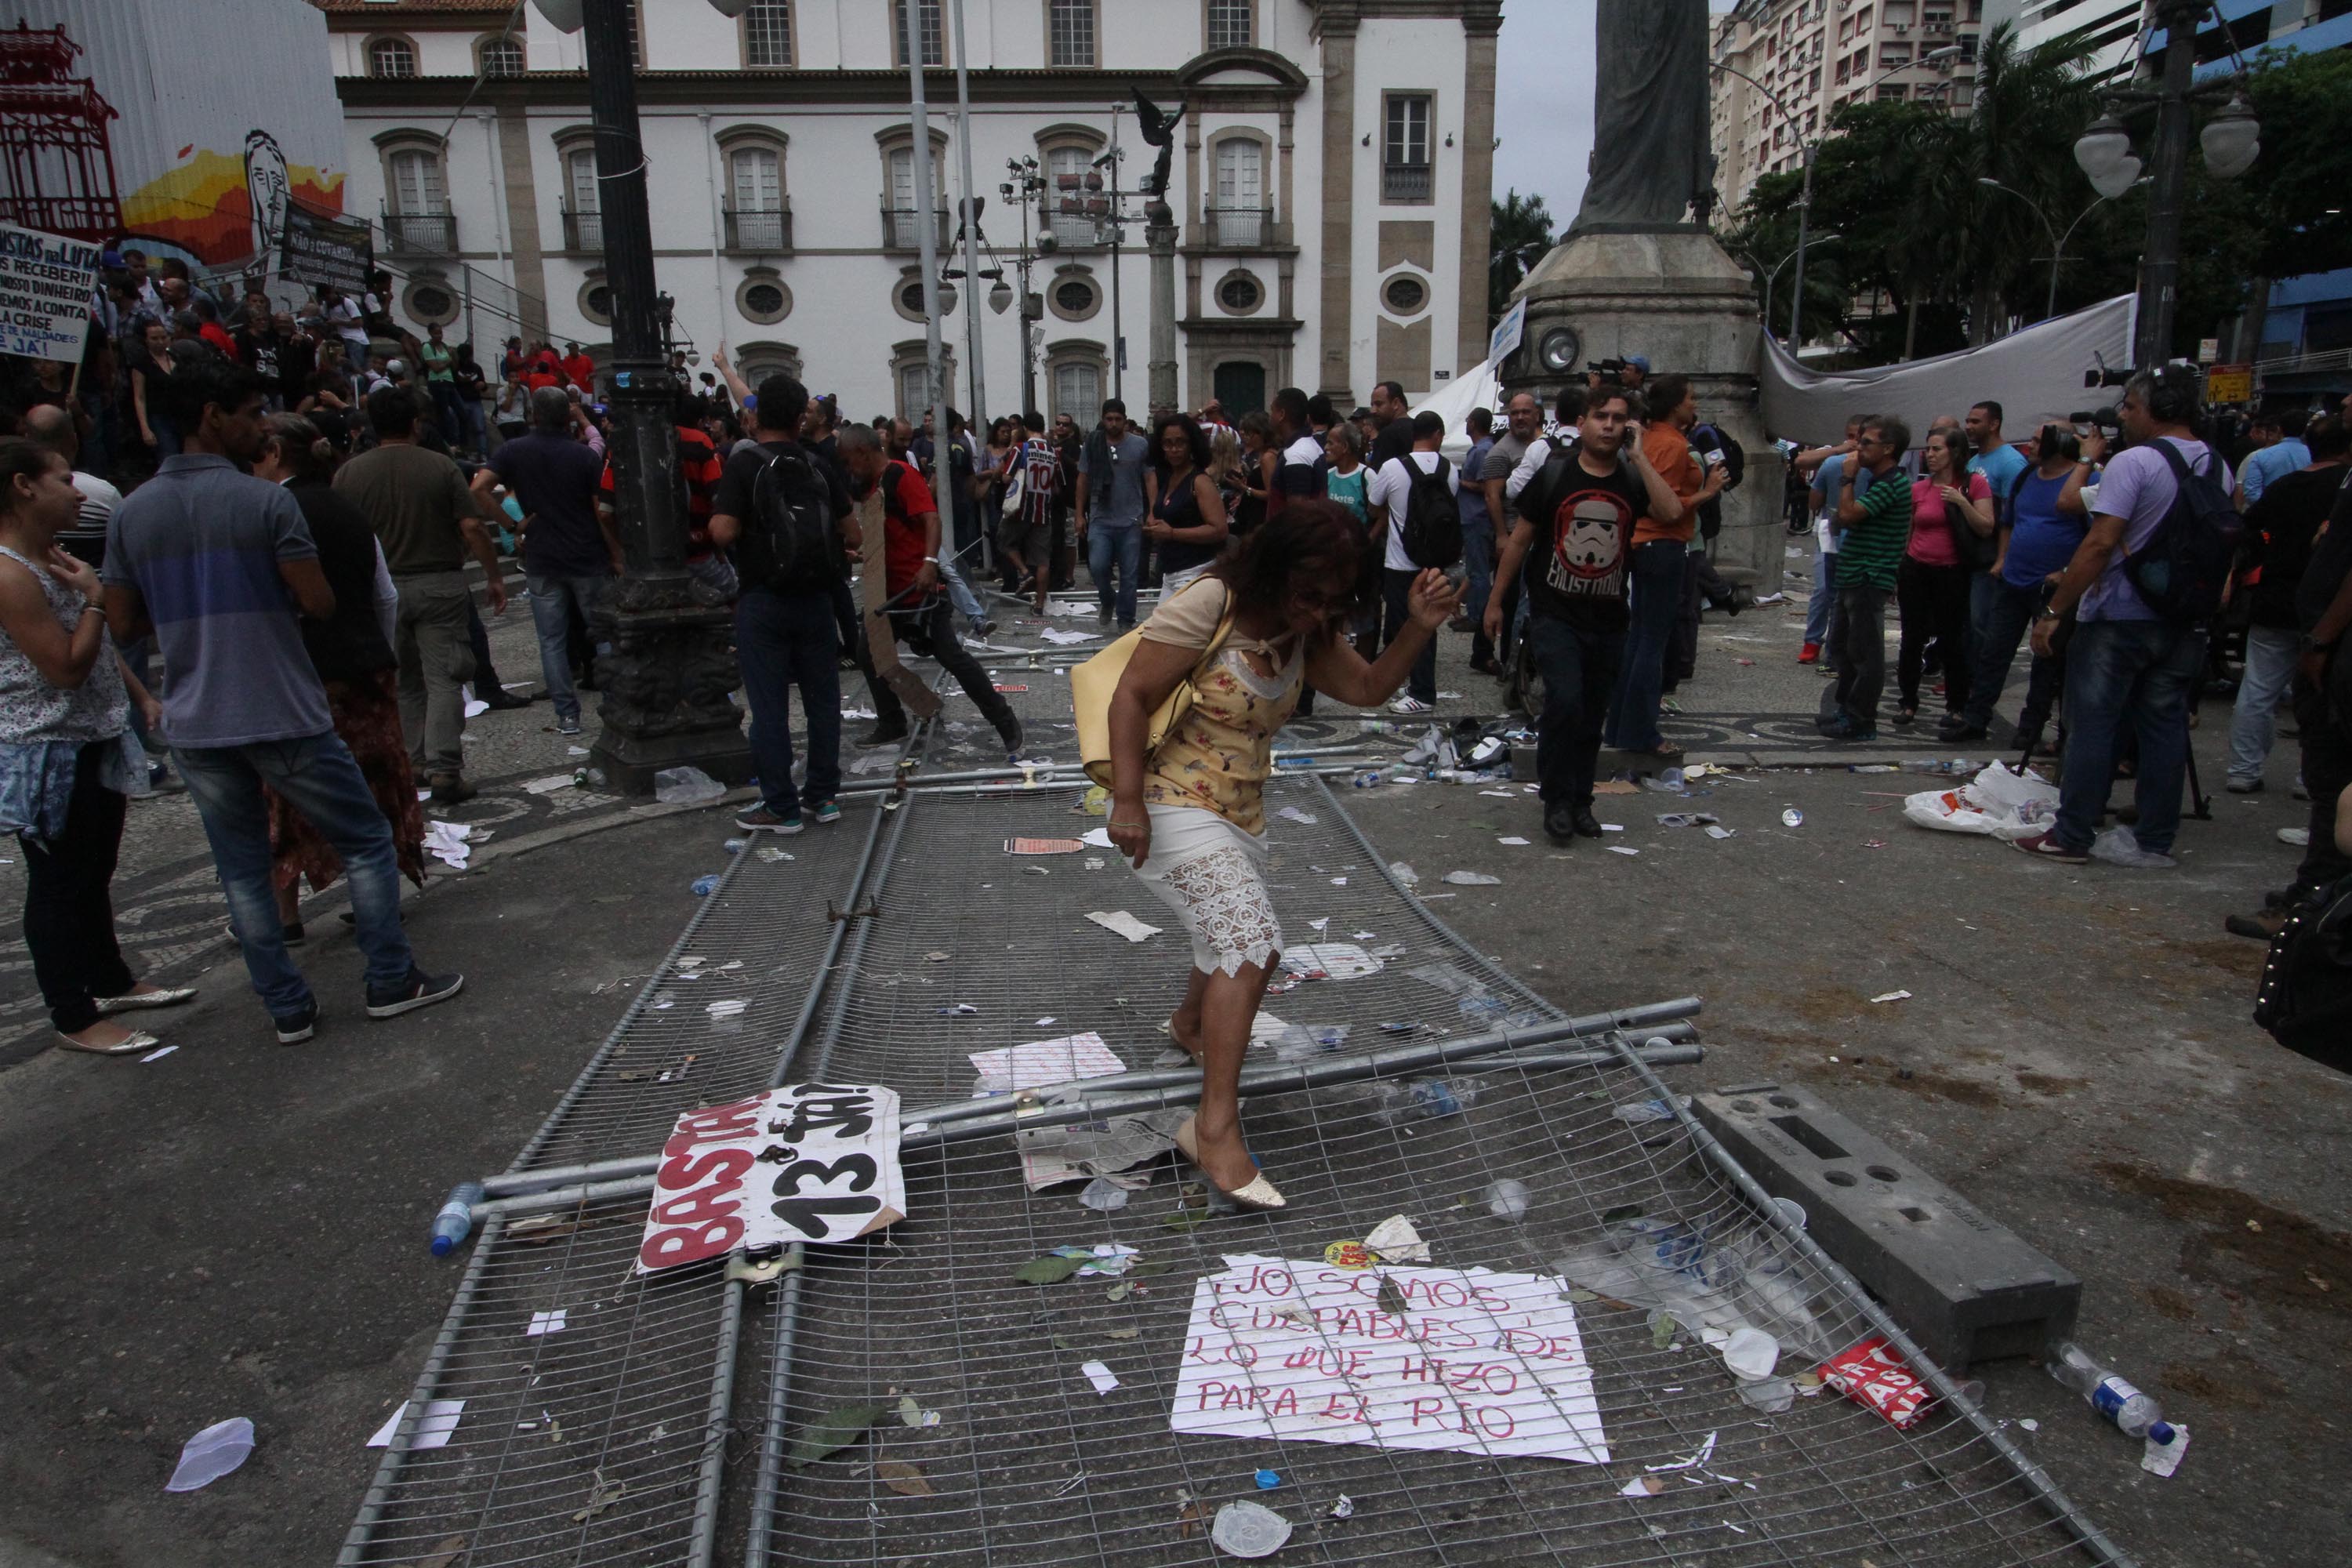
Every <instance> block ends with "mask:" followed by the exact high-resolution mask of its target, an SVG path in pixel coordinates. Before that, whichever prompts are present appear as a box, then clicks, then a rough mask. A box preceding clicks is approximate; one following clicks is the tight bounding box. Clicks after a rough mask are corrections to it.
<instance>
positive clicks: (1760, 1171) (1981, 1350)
mask: <svg viewBox="0 0 2352 1568" xmlns="http://www.w3.org/2000/svg"><path fill="white" fill-rule="evenodd" d="M1692 1110H1693V1111H1694V1113H1695V1114H1696V1116H1697V1117H1698V1119H1699V1121H1701V1122H1702V1123H1703V1124H1704V1125H1705V1126H1706V1129H1707V1131H1710V1132H1712V1133H1714V1134H1715V1135H1716V1137H1717V1139H1719V1140H1721V1141H1722V1142H1723V1145H1724V1147H1725V1148H1726V1149H1727V1150H1728V1151H1729V1152H1730V1153H1731V1156H1732V1157H1733V1158H1734V1159H1736V1160H1738V1162H1739V1163H1741V1164H1742V1165H1744V1166H1746V1167H1747V1168H1748V1173H1749V1174H1751V1175H1753V1176H1754V1177H1755V1178H1756V1180H1757V1181H1758V1182H1759V1183H1760V1184H1762V1185H1763V1187H1764V1190H1765V1191H1766V1192H1768V1193H1769V1194H1772V1195H1773V1196H1774V1197H1780V1198H1790V1199H1793V1200H1795V1201H1796V1202H1797V1203H1800V1204H1802V1205H1804V1208H1805V1215H1806V1221H1807V1223H1806V1228H1807V1230H1808V1231H1810V1232H1811V1235H1812V1237H1813V1239H1814V1240H1815V1241H1817V1242H1819V1243H1820V1244H1821V1246H1822V1250H1823V1251H1825V1252H1827V1253H1828V1254H1829V1255H1830V1256H1831V1257H1832V1258H1835V1259H1836V1260H1837V1261H1838V1262H1839V1264H1841V1265H1842V1266H1843V1268H1845V1269H1846V1271H1847V1272H1849V1273H1851V1274H1852V1275H1853V1277H1854V1278H1855V1279H1859V1280H1861V1281H1862V1283H1863V1285H1864V1287H1865V1288H1867V1289H1869V1291H1870V1292H1871V1294H1872V1295H1874V1296H1875V1297H1877V1298H1878V1299H1879V1300H1880V1301H1882V1302H1883V1303H1885V1307H1886V1310H1887V1311H1888V1312H1889V1313H1890V1314H1892V1315H1893V1317H1894V1319H1895V1321H1896V1322H1897V1323H1900V1324H1901V1325H1902V1326H1903V1330H1904V1331H1905V1332H1906V1333H1907V1334H1909V1335H1910V1336H1911V1337H1912V1339H1914V1340H1915V1341H1916V1342H1918V1344H1919V1347H1920V1348H1921V1349H1922V1350H1924V1351H1926V1352H1927V1353H1928V1354H1929V1355H1930V1356H1932V1357H1934V1358H1935V1359H1936V1361H1937V1362H1938V1363H1941V1364H1942V1365H1943V1366H1944V1367H1945V1368H1947V1369H1948V1370H1950V1371H1954V1372H1957V1371H1958V1370H1960V1369H1961V1368H1963V1367H1966V1366H1968V1365H1969V1363H1973V1362H1978V1361H1993V1360H1999V1359H2000V1358H2002V1357H2005V1356H2039V1355H2041V1353H2042V1347H2043V1346H2044V1345H2045V1344H2047V1343H2048V1342H2050V1341H2052V1340H2055V1339H2061V1338H2064V1337H2066V1336H2067V1335H2069V1334H2071V1333H2072V1332H2073V1331H2074V1314H2075V1312H2076V1310H2078V1309H2079V1307H2080V1306H2081V1304H2082V1298H2083V1282H2082V1280H2081V1279H2078V1278H2077V1277H2075V1276H2074V1274H2073V1273H2071V1272H2069V1271H2068V1270H2066V1269H2064V1268H2060V1267H2059V1266H2058V1265H2057V1264H2056V1263H2054V1262H2053V1261H2052V1260H2051V1259H2050V1258H2045V1257H2043V1256H2042V1253H2040V1252H2039V1251H2037V1250H2035V1249H2034V1248H2033V1247H2030V1246H2028V1245H2027V1244H2026V1243H2025V1241H2024V1240H2022V1239H2021V1237H2018V1236H2017V1235H2016V1234H2015V1233H2014V1232H2012V1231H2011V1230H2010V1229H2008V1228H2007V1227H2006V1226H2002V1225H2000V1223H1998V1222H1997V1221H1995V1220H1992V1219H1990V1218H1988V1217H1987V1216H1986V1215H1984V1214H1982V1213H1981V1212H1979V1210H1978V1209H1977V1208H1975V1207H1974V1206H1973V1205H1970V1204H1969V1202H1968V1200H1966V1199H1965V1198H1963V1197H1961V1196H1960V1195H1959V1194H1958V1193H1956V1192H1954V1191H1952V1189H1951V1188H1949V1187H1948V1186H1946V1185H1945V1184H1943V1183H1941V1182H1939V1181H1937V1180H1936V1178H1935V1177H1933V1176H1930V1175H1928V1174H1927V1173H1926V1172H1924V1171H1922V1170H1921V1169H1919V1167H1918V1166H1917V1165H1916V1164H1914V1163H1911V1162H1910V1161H1909V1160H1906V1159H1905V1158H1904V1157H1903V1156H1902V1155H1900V1154H1897V1153H1896V1152H1895V1151H1894V1150H1893V1149H1891V1148H1889V1147H1888V1146H1887V1145H1886V1144H1885V1142H1882V1141H1880V1140H1879V1139H1877V1138H1874V1137H1873V1136H1871V1135H1870V1134H1869V1133H1868V1132H1865V1131H1863V1130H1862V1128H1861V1127H1860V1126H1859V1125H1857V1124H1856V1123H1854V1122H1853V1121H1850V1120H1849V1119H1847V1118H1846V1117H1844V1116H1842V1115H1840V1114H1839V1113H1838V1112H1836V1111H1834V1110H1831V1109H1830V1108H1829V1107H1828V1106H1827V1105H1826V1104H1824V1103H1822V1100H1820V1099H1819V1098H1817V1097H1816V1096H1813V1095H1811V1094H1808V1093H1807V1092H1806V1091H1805V1090H1803V1089H1793V1088H1784V1087H1782V1086H1780V1085H1778V1084H1769V1083H1768V1084H1742V1085H1740V1086H1738V1087H1737V1088H1733V1089H1717V1090H1715V1091H1713V1092H1711V1093H1706V1094H1701V1095H1697V1096H1695V1097H1694V1100H1693V1105H1692Z"/></svg>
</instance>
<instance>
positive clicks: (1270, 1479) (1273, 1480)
mask: <svg viewBox="0 0 2352 1568" xmlns="http://www.w3.org/2000/svg"><path fill="white" fill-rule="evenodd" d="M1281 1484H1282V1477H1281V1476H1279V1475H1277V1474H1276V1473H1275V1472H1274V1471H1272V1470H1260V1471H1259V1472H1258V1473H1257V1489H1258V1490H1260V1491H1262V1492H1270V1491H1272V1490H1274V1489H1275V1488H1276V1487H1278V1486H1280V1485H1281Z"/></svg>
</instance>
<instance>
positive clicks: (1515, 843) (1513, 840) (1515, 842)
mask: <svg viewBox="0 0 2352 1568" xmlns="http://www.w3.org/2000/svg"><path fill="white" fill-rule="evenodd" d="M1495 842H1496V843H1497V844H1508V845H1510V846H1511V847H1514V848H1524V847H1526V846H1527V842H1528V841H1527V840H1526V839H1524V838H1521V837H1517V835H1514V836H1512V837H1508V838H1497V839H1496V840H1495Z"/></svg>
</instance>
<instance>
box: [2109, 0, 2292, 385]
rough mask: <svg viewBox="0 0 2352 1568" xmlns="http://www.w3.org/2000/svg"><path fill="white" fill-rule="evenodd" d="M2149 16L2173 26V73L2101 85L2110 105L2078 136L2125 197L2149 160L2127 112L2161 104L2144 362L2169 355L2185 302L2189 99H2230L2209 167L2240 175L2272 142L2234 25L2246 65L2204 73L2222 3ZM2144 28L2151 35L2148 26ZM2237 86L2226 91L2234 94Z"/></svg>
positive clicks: (2169, 3)
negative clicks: (2207, 20)
mask: <svg viewBox="0 0 2352 1568" xmlns="http://www.w3.org/2000/svg"><path fill="white" fill-rule="evenodd" d="M2148 9H2149V11H2150V12H2151V13H2153V14H2152V15H2151V16H2149V18H2148V20H2149V22H2150V23H2152V24H2153V25H2155V26H2161V27H2162V28H2163V29H2164V39H2165V45H2164V76H2163V79H2162V81H2161V83H2160V85H2159V86H2158V88H2157V89H2156V90H2154V91H2150V90H2148V89H2146V88H2116V89H2109V90H2107V91H2105V92H2103V93H2101V94H2100V95H2099V96H2100V101H2101V103H2102V106H2103V107H2104V108H2105V112H2104V113H2102V114H2101V115H2100V116H2099V118H2098V119H2097V120H2095V121H2093V122H2092V123H2091V126H2090V128H2089V129H2088V130H2086V131H2084V132H2083V134H2082V135H2081V136H2080V137H2078V138H2077V139H2076V140H2075V142H2074V162H2075V163H2077V164H2079V165H2080V166H2081V168H2082V171H2083V173H2084V174H2085V175H2087V176H2088V177H2089V178H2090V181H2091V187H2092V189H2094V190H2095V191H2097V192H2098V193H2099V195H2101V196H2103V197H2114V196H2119V195H2123V194H2124V192H2126V191H2127V190H2129V189H2130V188H2131V187H2132V185H2133V184H2136V183H2137V181H2138V179H2139V171H2140V161H2139V160H2138V159H2137V157H2134V156H2133V155H2132V151H2131V135H2130V132H2128V131H2126V129H2125V127H2124V124H2123V121H2122V120H2121V119H2120V117H2119V116H2120V114H2122V113H2128V112H2131V111H2133V110H2141V109H2146V108H2149V107H2153V108H2154V109H2155V110H2156V138H2155V141H2154V142H2153V144H2152V145H2151V146H2150V148H2149V162H2150V163H2152V164H2153V165H2154V166H2153V169H2152V170H2151V172H2150V174H2149V175H2148V183H2149V184H2150V186H2151V187H2152V188H2151V189H2150V191H2149V193H2148V203H2147V245H2146V247H2144V248H2143V250H2142V252H2141V255H2140V268H2139V311H2138V330H2137V342H2134V343H2133V345H2132V350H2133V353H2132V357H2133V359H2134V361H2135V362H2136V363H2138V364H2141V365H2152V364H2157V363H2161V362H2162V361H2163V360H2164V358H2165V357H2166V355H2167V354H2168V353H2170V352H2171V346H2172V325H2173V316H2174V314H2175V312H2176V311H2177V310H2178V309H2179V303H2180V218H2181V209H2182V207H2183V206H2184V205H2186V201H2187V192H2188V184H2189V106H2190V105H2191V104H2192V103H2196V102H2199V101H2203V102H2213V101H2216V100H2220V101H2221V108H2220V110H2217V111H2216V112H2215V114H2214V115H2213V117H2212V119H2211V120H2210V121H2207V122H2206V126H2205V130H2204V132H2203V134H2202V135H2200V137H2199V139H2198V140H2199V141H2200V143H2201V144H2202V145H2203V147H2204V151H2205V172H2206V173H2207V174H2211V175H2212V176H2213V177H2214V178H2215V179H2217V180H2234V179H2236V178H2237V177H2238V176H2239V175H2240V174H2244V173H2245V172H2246V171H2247V170H2248V169H2250V168H2252V167H2253V163H2254V158H2255V156H2256V155H2257V154H2258V153H2260V152H2261V151H2262V123H2261V121H2258V120H2256V119H2255V118H2254V111H2253V109H2252V106H2251V105H2249V104H2248V103H2247V102H2246V96H2245V79H2246V62H2245V58H2244V57H2242V55H2240V54H2239V53H2238V46H2237V44H2236V42H2235V41H2234V40H2231V38H2230V35H2229V30H2228V28H2227V27H2226V26H2224V27H2223V29H2222V38H2223V40H2224V42H2226V43H2227V44H2228V46H2229V50H2230V58H2231V62H2232V63H2233V64H2234V65H2235V67H2236V68H2235V69H2234V70H2232V71H2231V73H2230V74H2229V75H2228V76H2225V77H2220V78H2217V79H2214V80H2211V81H2208V82H2202V83H2200V82H2199V81H2198V80H2197V79H2196V76H2197V58H2196V57H2197V50H2196V47H2195V38H2196V30H2197V24H2198V23H2199V22H2200V20H2202V19H2203V17H2204V16H2205V13H2206V12H2207V11H2209V10H2210V9H2212V7H2211V6H2210V5H2208V4H2204V3H2203V0H2155V3H2154V4H2153V5H2150V6H2149V7H2148ZM2143 36H2144V37H2145V36H2146V35H2143ZM2225 94H2226V95H2227V96H2226V98H2225V97H2224V95H2225Z"/></svg>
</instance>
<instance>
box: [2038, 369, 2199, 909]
mask: <svg viewBox="0 0 2352 1568" xmlns="http://www.w3.org/2000/svg"><path fill="white" fill-rule="evenodd" d="M2199 386H2200V380H2199V376H2198V374H2197V371H2196V370H2195V368H2194V367H2192V366H2189V365H2162V366H2159V367H2158V368H2156V369H2154V370H2144V371H2141V372H2140V373H2139V374H2137V375H2135V376H2133V377H2132V378H2131V380H2130V381H2129V382H2127V383H2126V384H2125V385H2124V396H2123V403H2122V405H2121V407H2120V413H2121V416H2122V419H2123V427H2124V434H2125V435H2126V437H2129V439H2130V443H2131V444H2130V445H2129V446H2128V447H2126V448H2125V449H2124V450H2123V451H2120V452H2118V453H2116V455H2115V456H2114V457H2112V458H2108V459H2107V466H2106V471H2105V474H2103V475H2102V476H2101V479H2100V482H2099V497H2098V500H2097V502H2096V507H2097V510H2096V512H2095V515H2094V516H2093V517H2092V519H2091V528H2090V531H2089V532H2088V533H2086V534H2085V535H2084V538H2083V542H2082V544H2081V546H2080V547H2079V548H2077V549H2076V550H2075V552H2074V559H2073V560H2072V561H2070V562H2069V563H2067V565H2066V570H2065V571H2064V572H2063V574H2060V576H2059V578H2058V586H2057V588H2056V589H2055V590H2054V591H2053V593H2052V595H2051V598H2050V607H2049V608H2048V609H2045V610H2044V611H2042V616H2041V618H2040V619H2039V620H2037V621H2035V622H2034V625H2033V651H2034V653H2035V654H2036V655H2038V656H2040V657H2042V658H2049V657H2050V656H2051V652H2052V639H2053V637H2055V636H2056V634H2057V628H2058V622H2059V619H2060V617H2062V616H2064V615H2065V613H2066V612H2067V611H2068V610H2070V609H2071V610H2074V638H2073V640H2072V641H2071V642H2070V643H2068V645H2067V647H2066V756H2065V760H2064V763H2063V765H2062V767H2061V769H2060V772H2059V777H2058V819H2057V821H2056V822H2055V823H2053V825H2052V826H2051V828H2050V831H2049V832H2047V833H2042V834H2036V835H2035V836H2034V837H2031V838H2020V839H2017V840H2015V841H2014V843H2015V847H2017V848H2019V849H2021V850H2023V851H2025V853H2027V854H2029V855H2032V856H2033V857H2035V858H2038V859H2045V860H2055V861H2058V862H2059V863H2061V864H2063V865H2072V866H2079V865H2081V864H2082V863H2083V862H2084V861H2085V860H2087V859H2089V858H2090V853H2091V841H2092V839H2093V837H2095V836H2096V834H2097V832H2098V826H2099V818H2100V817H2101V816H2103V815H2104V814H2105V811H2106V809H2107V789H2108V786H2109V785H2110V784H2112V783H2113V782H2114V780H2115V773H2116V740H2117V737H2118V735H2119V733H2120V731H2122V729H2123V727H2124V726H2125V725H2126V724H2129V725H2130V726H2131V728H2132V731H2133V733H2134V734H2135V735H2137V737H2138V740H2139V766H2138V773H2137V780H2136V787H2135V789H2134V792H2133V798H2134V800H2135V802H2136V803H2137V805H2138V807H2139V812H2138V817H2137V821H2135V822H2134V823H2133V824H2132V837H2133V838H2134V839H2135V840H2136V841H2137V843H2138V845H2139V847H2140V849H2141V850H2142V851H2144V852H2145V853H2147V854H2149V855H2169V854H2170V853H2171V852H2172V838H2173V835H2174V834H2175V833H2176V832H2177V831H2179V826H2180V788H2181V784H2182V782H2183V778H2184V775H2185V774H2186V773H2187V769H2188V763H2189V701H2190V700H2191V698H2192V697H2193V695H2194V694H2195V692H2196V689H2197V683H2198V681H2199V679H2200V678H2201V677H2202V675H2203V673H2204V669H2205V626H2204V625H2203V624H2202V623H2201V622H2189V621H2179V620H2168V619H2166V618H2164V617H2162V616H2158V614H2157V612H2156V611H2155V610H2154V609H2152V608H2150V607H2149V605H2147V603H2146V602H2145V601H2144V600H2142V599H2141V598H2140V596H2139V594H2138V592H2137V590H2136V589H2134V588H2133V586H2132V584H2131V579H2130V578H2129V577H2127V576H2126V574H2125V573H2124V562H2125V560H2126V557H2128V556H2129V555H2130V554H2131V553H2132V552H2135V551H2137V550H2140V549H2142V548H2144V547H2145V546H2146V545H2147V542H2148V541H2149V540H2150V539H2151V538H2153V537H2154V536H2155V534H2156V531H2157V529H2158V527H2159V526H2160V525H2161V524H2162V523H2163V521H2164V519H2165V514H2166V513H2168V512H2169V511H2170V510H2172V502H2173V498H2174V496H2175V495H2176V494H2178V493H2179V483H2178V481H2177V480H2175V479H2174V478H2173V473H2172V464H2171V462H2170V461H2169V459H2168V458H2167V457H2166V455H2165V454H2164V452H2163V451H2162V450H2161V449H2159V447H2158V443H2166V444H2168V445H2169V446H2170V447H2172V448H2173V450H2174V451H2175V452H2177V453H2178V454H2179V457H2180V458H2181V460H2182V461H2183V462H2185V463H2186V464H2187V465H2188V467H2189V472H2191V473H2193V474H2199V475H2208V474H2210V476H2211V477H2212V478H2213V479H2216V480H2217V481H2219V483H2220V484H2221V489H2222V490H2223V492H2224V493H2227V492H2228V490H2229V489H2230V465H2229V464H2227V463H2225V462H2223V461H2222V460H2221V454H2220V453H2218V452H2216V451H2214V450H2212V449H2211V448H2210V447H2208V446H2206V444H2205V443H2204V442H2202V441H2200V440H2199V439H2198V438H2197V435H2196V432H2195V430H2194V429H2193V428H2192V426H2194V425H2195V423H2196V420H2197V404H2198V391H2199Z"/></svg>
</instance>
